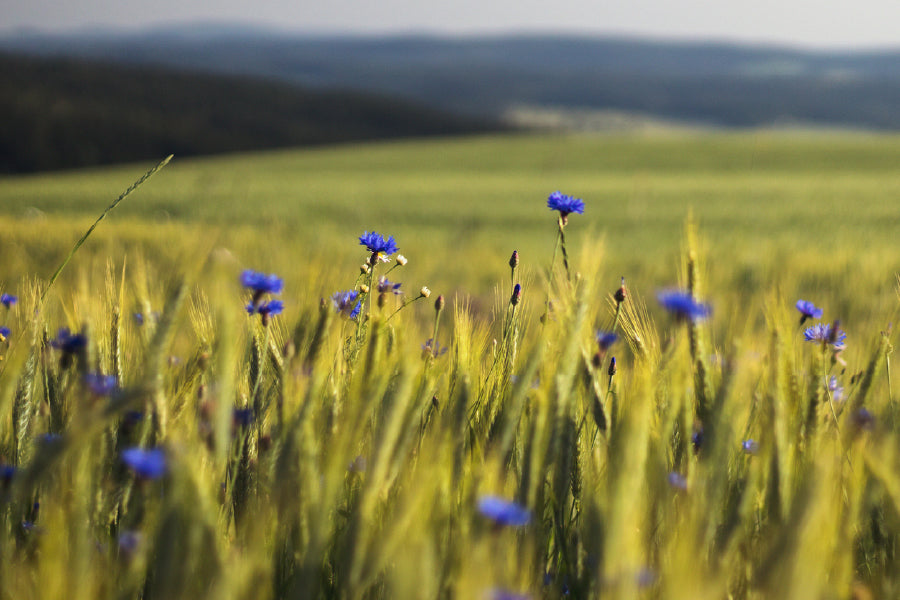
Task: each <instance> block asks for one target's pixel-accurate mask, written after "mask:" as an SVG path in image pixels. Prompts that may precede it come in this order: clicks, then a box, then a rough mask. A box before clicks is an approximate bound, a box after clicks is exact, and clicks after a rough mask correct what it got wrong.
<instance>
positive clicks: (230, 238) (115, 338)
mask: <svg viewBox="0 0 900 600" xmlns="http://www.w3.org/2000/svg"><path fill="white" fill-rule="evenodd" d="M162 158H163V157H160V159H162ZM152 166H153V165H152V164H141V165H123V166H118V167H114V168H98V169H91V170H82V171H73V172H62V173H51V174H40V175H30V176H7V177H0V267H2V268H0V293H2V294H4V296H3V298H4V299H5V300H6V301H4V300H0V326H3V327H6V328H8V330H7V331H5V332H4V330H2V329H0V339H2V342H0V358H2V362H0V469H2V470H0V501H2V504H0V511H2V513H0V582H2V583H0V598H9V599H17V600H18V599H28V598H66V599H81V598H83V599H85V600H87V599H94V598H116V599H120V598H122V599H124V598H148V599H150V598H167V599H168V598H200V597H209V598H347V599H351V598H474V599H480V598H526V597H527V598H562V597H570V598H596V597H604V598H606V597H609V598H666V599H670V598H673V599H674V598H685V599H687V598H690V599H692V600H695V599H698V598H710V599H714V598H715V599H720V598H725V597H732V598H750V599H755V598H810V599H814V598H815V599H818V598H849V597H854V598H870V597H885V598H887V597H896V596H897V595H898V594H900V423H898V422H897V419H898V418H900V413H898V411H897V408H896V405H895V398H894V396H895V395H896V394H897V392H893V389H896V388H897V385H898V384H893V383H892V372H891V365H892V363H891V360H890V359H891V350H892V344H893V343H895V341H896V335H895V334H894V332H893V326H892V324H893V323H896V321H897V317H898V314H900V313H898V308H900V301H898V284H897V275H898V273H900V246H898V232H900V136H888V135H870V134H862V133H860V134H851V133H801V132H793V133H778V132H766V131H760V132H744V133H662V132H660V133H655V134H647V135H637V134H631V135H608V136H607V135H604V136H562V135H559V136H555V135H534V134H529V135H524V134H523V135H505V136H485V137H471V138H458V139H442V140H430V141H400V142H389V143H373V144H360V145H348V146H341V147H334V148H322V149H315V150H292V151H275V152H260V153H253V154H246V155H229V156H223V157H216V158H208V159H190V160H181V159H179V158H178V157H177V156H176V157H175V158H174V159H173V160H172V162H171V163H170V164H168V165H167V166H165V167H164V168H163V169H162V170H160V171H159V172H158V173H155V174H154V175H153V176H152V178H150V179H149V180H147V181H146V182H144V183H143V184H142V185H140V187H138V188H137V190H136V191H134V193H133V194H131V195H129V196H128V197H127V198H125V199H124V200H123V201H122V202H121V204H119V205H118V206H117V207H116V208H115V209H114V210H112V211H111V212H110V213H109V214H108V215H107V216H106V217H105V218H104V219H103V220H102V221H101V222H100V223H99V225H98V226H97V229H96V230H95V231H93V232H92V234H91V235H90V236H89V237H88V239H87V240H86V241H85V243H84V244H83V245H82V246H81V247H80V248H79V249H78V251H77V252H76V253H75V254H74V256H73V257H72V260H71V261H70V262H69V263H68V264H67V266H66V267H65V269H64V270H63V271H62V272H61V274H60V276H59V278H58V279H56V280H55V281H54V282H53V283H52V286H50V287H48V282H49V281H50V280H51V276H52V275H53V273H54V271H55V270H56V269H57V267H59V265H60V264H61V263H62V262H63V260H64V259H65V257H66V255H67V253H68V252H69V251H70V250H71V249H72V247H73V245H75V244H76V242H77V241H78V240H79V238H80V237H81V236H82V235H83V234H84V232H85V230H87V229H88V228H89V227H90V226H91V225H92V223H94V221H95V220H96V219H97V217H98V216H100V214H101V213H103V212H104V210H105V209H106V208H107V206H109V204H110V203H111V202H112V201H113V200H114V199H115V198H116V197H117V196H118V195H119V194H120V193H121V192H122V191H123V190H125V189H126V188H128V187H129V185H131V184H132V183H133V182H134V181H135V180H137V179H138V178H140V177H141V175H142V174H143V173H145V172H146V171H147V170H148V169H149V168H151V167H152ZM556 190H559V191H561V192H562V193H563V194H567V195H571V196H573V197H574V198H578V199H582V200H583V201H584V204H583V214H580V213H579V209H580V206H579V205H578V204H577V203H574V200H573V199H571V198H567V197H565V196H562V197H556V196H551V193H552V192H554V191H556ZM548 197H549V198H550V199H549V202H550V204H551V205H552V206H553V207H555V208H556V210H551V209H550V208H548ZM554 198H555V199H554ZM371 232H377V233H378V234H380V235H370V233H371ZM388 236H392V237H393V240H390V239H386V238H388ZM393 241H395V242H396V244H393V243H392V242H393ZM397 247H399V250H398V248H397ZM514 250H516V251H517V262H516V261H512V260H511V254H512V253H513V251H514ZM398 254H399V255H402V256H403V257H404V259H400V260H398V258H397V257H398ZM382 259H384V260H382ZM388 259H389V260H388ZM407 261H408V262H407ZM513 265H515V266H513ZM267 274H268V276H266V275H267ZM384 275H386V276H387V277H388V278H389V280H390V281H391V282H399V283H401V284H402V285H401V286H400V287H399V289H398V288H395V287H394V286H393V285H392V284H388V283H383V282H382V283H381V284H380V285H379V279H380V277H381V276H384ZM621 277H624V278H625V285H624V287H622V288H621V289H620V285H621V283H620V282H621V279H620V278H621ZM423 286H425V288H423ZM398 291H399V292H402V293H400V294H398V293H396V292H398ZM7 295H9V296H7ZM798 300H804V301H808V302H809V303H810V304H809V305H807V304H799V303H798ZM820 309H821V310H820ZM63 328H65V329H66V330H67V332H63V331H61V329H63ZM613 357H615V358H613ZM893 379H896V373H894V378H893Z"/></svg>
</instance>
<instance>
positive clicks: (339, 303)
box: [331, 290, 362, 320]
mask: <svg viewBox="0 0 900 600" xmlns="http://www.w3.org/2000/svg"><path fill="white" fill-rule="evenodd" d="M331 303H332V304H333V305H334V310H336V311H338V312H339V313H340V314H341V316H343V317H347V318H349V319H351V320H354V319H356V317H358V316H359V312H360V310H362V303H361V302H360V301H359V292H357V291H356V290H349V291H346V292H335V293H334V295H332V296H331Z"/></svg>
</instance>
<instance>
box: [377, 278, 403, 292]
mask: <svg viewBox="0 0 900 600" xmlns="http://www.w3.org/2000/svg"><path fill="white" fill-rule="evenodd" d="M401 285H402V284H400V283H392V282H391V281H388V278H387V277H384V276H382V277H381V279H379V280H378V288H377V289H378V293H379V294H397V295H400V294H402V293H403V292H401V291H400V286H401Z"/></svg>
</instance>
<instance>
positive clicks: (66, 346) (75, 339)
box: [50, 327, 87, 354]
mask: <svg viewBox="0 0 900 600" xmlns="http://www.w3.org/2000/svg"><path fill="white" fill-rule="evenodd" d="M50 345H51V346H53V347H54V348H56V349H58V350H62V351H63V352H64V353H65V354H75V353H76V352H78V351H79V350H81V349H83V348H84V347H85V346H87V337H85V336H84V335H82V334H80V333H72V332H71V331H69V330H68V328H66V327H63V328H61V329H60V330H59V331H58V332H57V333H56V338H55V339H53V340H51V342H50Z"/></svg>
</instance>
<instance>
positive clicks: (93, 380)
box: [84, 373, 119, 396]
mask: <svg viewBox="0 0 900 600" xmlns="http://www.w3.org/2000/svg"><path fill="white" fill-rule="evenodd" d="M84 382H85V384H87V386H88V389H89V390H91V391H92V392H93V393H94V394H96V395H98V396H108V395H110V394H112V393H113V392H115V391H116V390H117V389H119V380H118V379H116V376H115V375H103V374H101V373H88V374H87V375H85V376H84Z"/></svg>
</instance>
